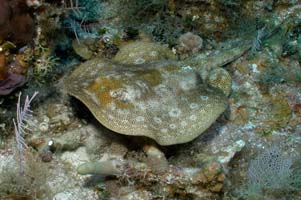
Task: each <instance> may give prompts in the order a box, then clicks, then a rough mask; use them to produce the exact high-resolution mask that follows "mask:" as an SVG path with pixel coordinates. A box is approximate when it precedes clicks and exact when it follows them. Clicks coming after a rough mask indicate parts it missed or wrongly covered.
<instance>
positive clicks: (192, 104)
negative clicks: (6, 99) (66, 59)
mask: <svg viewBox="0 0 301 200" xmlns="http://www.w3.org/2000/svg"><path fill="white" fill-rule="evenodd" d="M183 66H184V64H183V63H180V62H173V61H160V62H154V63H149V64H144V65H133V66H127V65H126V66H125V65H119V64H115V63H112V62H110V61H106V60H102V59H93V60H90V61H87V62H85V63H83V64H82V65H80V66H79V67H77V68H76V69H75V70H74V71H73V72H72V74H71V75H70V76H69V77H67V78H66V79H65V81H64V82H65V85H66V89H67V91H68V93H69V94H70V95H72V96H74V97H76V98H77V99H79V100H80V101H82V102H83V103H84V104H85V105H86V106H87V107H88V108H89V110H90V111H91V112H92V113H93V115H94V116H95V117H96V119H97V120H98V121H99V122H100V123H102V124H103V125H104V126H106V127H107V128H109V129H111V130H113V131H115V132H117V133H120V134H125V135H133V136H146V137H149V138H152V139H154V140H155V141H157V142H158V143H159V144H161V145H172V144H178V143H184V142H189V141H191V140H193V139H194V138H196V137H197V136H198V135H200V134H201V133H202V132H204V131H205V130H206V129H207V128H208V127H209V126H210V125H211V124H212V123H213V122H214V121H215V120H216V118H217V117H218V116H219V115H220V114H221V113H222V112H224V110H225V109H226V107H227V97H226V96H225V95H224V93H223V92H221V91H220V90H219V89H215V88H213V87H208V86H206V85H205V84H203V83H202V81H201V79H200V76H199V75H198V73H197V72H195V71H194V70H192V69H186V68H185V67H183Z"/></svg>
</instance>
